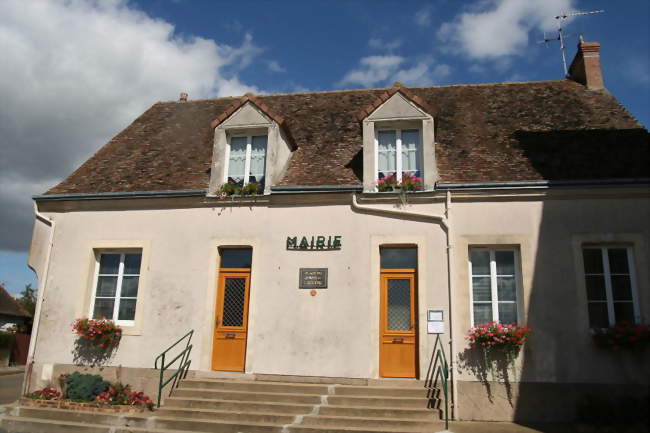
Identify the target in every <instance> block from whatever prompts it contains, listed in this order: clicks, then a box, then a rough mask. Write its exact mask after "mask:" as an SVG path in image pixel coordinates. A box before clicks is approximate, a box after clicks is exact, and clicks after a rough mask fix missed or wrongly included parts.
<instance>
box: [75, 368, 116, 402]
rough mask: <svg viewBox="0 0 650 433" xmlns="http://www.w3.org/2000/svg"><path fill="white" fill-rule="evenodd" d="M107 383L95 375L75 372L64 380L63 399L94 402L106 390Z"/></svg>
mask: <svg viewBox="0 0 650 433" xmlns="http://www.w3.org/2000/svg"><path fill="white" fill-rule="evenodd" d="M108 386H109V383H108V382H106V381H105V380H104V379H102V377H101V376H99V375H96V374H83V373H79V372H78V371H75V372H74V373H72V374H71V375H70V376H68V377H66V378H65V398H69V399H70V400H78V401H94V400H95V398H96V397H97V396H98V395H99V394H101V393H102V392H105V391H106V390H107V389H108Z"/></svg>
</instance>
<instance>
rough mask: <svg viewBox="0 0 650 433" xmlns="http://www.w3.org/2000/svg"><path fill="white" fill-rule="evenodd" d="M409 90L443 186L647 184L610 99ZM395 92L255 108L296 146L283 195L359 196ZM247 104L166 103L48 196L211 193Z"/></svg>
mask: <svg viewBox="0 0 650 433" xmlns="http://www.w3.org/2000/svg"><path fill="white" fill-rule="evenodd" d="M406 90H407V91H408V92H409V93H410V94H412V96H411V98H413V97H417V98H418V99H417V100H420V101H421V102H420V103H418V105H421V106H422V107H423V108H426V109H427V110H433V108H431V107H435V112H434V113H435V117H434V123H435V140H436V144H435V149H436V150H435V152H436V159H437V164H438V171H439V174H440V181H441V182H476V181H483V182H499V181H533V180H580V179H609V178H635V177H648V176H650V174H649V173H648V170H649V169H648V167H649V161H650V151H649V145H648V132H647V131H646V130H645V129H644V128H643V127H642V126H641V125H640V124H639V123H638V122H637V121H636V120H635V119H634V118H633V117H632V116H631V115H630V114H629V113H628V112H627V111H626V110H625V109H624V108H623V107H622V106H621V105H620V104H619V102H618V101H617V100H616V99H615V98H614V97H613V96H611V95H610V94H609V93H608V92H607V91H604V90H603V91H593V90H588V89H586V88H585V87H584V86H582V85H581V84H578V83H575V82H573V81H570V80H558V81H544V82H528V83H495V84H481V85H457V86H441V87H411V88H409V89H406ZM386 92H387V89H366V90H342V91H332V92H314V93H295V94H284V95H266V96H264V95H259V96H255V97H254V99H255V101H254V102H255V104H256V105H258V107H261V106H263V108H264V111H266V112H267V114H268V113H271V114H270V115H271V116H274V118H280V119H281V120H282V125H283V127H284V128H286V129H287V130H288V131H290V134H291V137H292V140H293V142H294V143H295V145H296V146H297V149H296V150H295V151H294V152H293V155H292V158H291V162H290V164H289V167H288V169H287V171H286V173H285V175H284V177H283V179H282V180H281V182H280V185H284V186H308V185H360V184H361V183H362V179H361V176H362V171H363V169H362V166H361V164H362V160H363V158H362V156H361V153H362V128H361V123H360V121H359V115H360V113H361V112H362V111H363V110H366V109H367V108H368V107H370V106H374V103H375V102H376V101H377V100H378V98H381V96H382V95H384V94H385V93H386ZM380 100H381V99H380ZM417 100H416V102H417ZM241 101H242V100H241V99H240V98H218V99H207V100H196V101H188V102H159V103H157V104H155V105H153V106H152V107H151V108H149V109H148V110H147V111H146V112H145V113H144V114H142V115H141V116H140V117H139V118H137V119H136V120H135V121H134V122H133V123H132V124H131V125H129V126H128V127H127V128H126V129H125V130H124V131H122V132H121V133H119V134H118V135H117V136H116V137H115V138H113V139H112V140H111V141H110V142H109V143H108V144H106V145H105V146H104V147H102V148H101V149H100V150H99V151H98V152H97V153H96V154H95V155H93V156H92V157H91V158H90V159H89V160H88V161H86V162H85V163H84V164H83V165H82V166H81V167H79V168H78V169H77V170H76V171H75V172H74V173H73V174H71V175H70V176H69V177H68V178H67V179H65V180H64V181H63V182H61V183H60V184H59V185H57V186H55V187H54V188H52V189H50V190H49V191H48V192H47V193H48V194H67V193H100V192H132V191H157V190H183V189H205V188H207V186H208V183H209V176H210V163H211V156H212V155H211V154H212V144H213V135H214V132H213V127H211V122H213V121H215V119H220V118H221V117H224V113H227V112H228V111H229V110H232V107H236V106H239V105H241ZM366 112H367V111H366ZM434 113H432V114H434ZM220 116H221V117H220ZM226 116H227V115H226ZM224 118H225V117H224ZM221 120H223V119H221Z"/></svg>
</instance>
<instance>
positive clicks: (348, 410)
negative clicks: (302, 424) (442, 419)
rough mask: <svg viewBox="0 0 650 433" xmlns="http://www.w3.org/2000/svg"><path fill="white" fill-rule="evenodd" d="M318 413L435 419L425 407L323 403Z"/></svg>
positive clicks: (326, 414) (364, 416)
mask: <svg viewBox="0 0 650 433" xmlns="http://www.w3.org/2000/svg"><path fill="white" fill-rule="evenodd" d="M318 414H319V415H325V416H342V417H363V418H398V419H411V420H427V419H435V416H436V415H435V412H433V411H432V410H431V409H425V408H416V409H414V408H378V407H365V406H333V405H323V406H321V407H319V408H318Z"/></svg>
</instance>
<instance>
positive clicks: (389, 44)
mask: <svg viewBox="0 0 650 433" xmlns="http://www.w3.org/2000/svg"><path fill="white" fill-rule="evenodd" d="M401 45H402V41H400V40H399V39H395V40H394V41H384V40H383V39H380V38H372V39H370V40H369V41H368V46H369V47H370V48H372V49H375V50H380V51H394V50H396V49H398V48H399V47H400V46H401Z"/></svg>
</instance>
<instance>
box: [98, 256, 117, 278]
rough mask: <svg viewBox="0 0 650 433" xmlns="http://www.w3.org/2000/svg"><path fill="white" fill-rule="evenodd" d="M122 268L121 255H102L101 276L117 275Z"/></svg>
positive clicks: (100, 263) (100, 262) (100, 260)
mask: <svg viewBox="0 0 650 433" xmlns="http://www.w3.org/2000/svg"><path fill="white" fill-rule="evenodd" d="M119 268H120V254H102V255H101V257H100V259H99V273H100V274H117V272H118V270H119Z"/></svg>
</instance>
